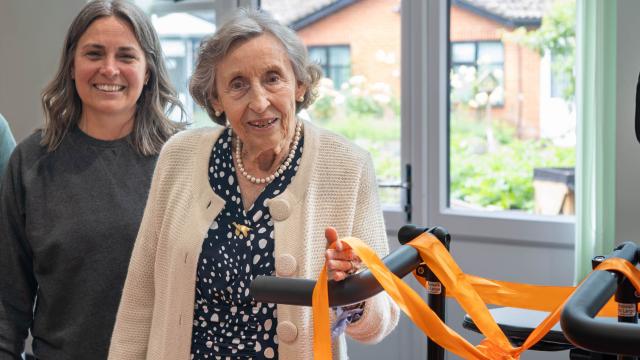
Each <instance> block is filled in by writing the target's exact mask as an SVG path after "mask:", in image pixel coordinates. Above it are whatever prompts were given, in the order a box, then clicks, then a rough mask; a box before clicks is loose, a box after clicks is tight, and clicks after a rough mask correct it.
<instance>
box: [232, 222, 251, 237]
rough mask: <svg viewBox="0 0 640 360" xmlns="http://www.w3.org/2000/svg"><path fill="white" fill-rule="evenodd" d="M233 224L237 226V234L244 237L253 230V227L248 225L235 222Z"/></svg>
mask: <svg viewBox="0 0 640 360" xmlns="http://www.w3.org/2000/svg"><path fill="white" fill-rule="evenodd" d="M233 226H234V227H235V228H236V236H240V234H242V235H243V236H244V237H247V235H249V231H251V228H250V227H248V226H246V225H238V224H236V223H235V222H233Z"/></svg>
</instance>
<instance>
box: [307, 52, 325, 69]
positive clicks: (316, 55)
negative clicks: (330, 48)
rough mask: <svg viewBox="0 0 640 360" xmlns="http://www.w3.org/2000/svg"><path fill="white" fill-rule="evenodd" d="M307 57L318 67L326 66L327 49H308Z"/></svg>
mask: <svg viewBox="0 0 640 360" xmlns="http://www.w3.org/2000/svg"><path fill="white" fill-rule="evenodd" d="M309 57H311V60H313V61H314V62H315V63H317V64H319V65H320V66H325V65H327V49H326V48H324V47H310V48H309Z"/></svg>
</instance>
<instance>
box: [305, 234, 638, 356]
mask: <svg viewBox="0 0 640 360" xmlns="http://www.w3.org/2000/svg"><path fill="white" fill-rule="evenodd" d="M341 240H342V241H344V242H346V243H347V244H348V245H349V246H350V247H351V248H352V249H353V251H354V252H355V253H356V254H357V255H358V256H359V257H360V259H362V262H363V263H364V264H365V265H366V266H367V267H368V269H369V270H370V271H371V273H372V274H373V276H374V277H375V278H376V280H377V281H378V282H379V283H380V285H381V286H382V287H383V288H384V289H385V291H386V292H387V294H388V295H389V296H390V297H391V298H392V299H393V300H394V301H395V302H396V303H397V304H398V306H399V307H400V309H401V310H402V311H403V312H404V313H405V314H406V315H407V316H408V317H409V318H410V319H411V321H413V322H414V323H415V324H416V325H417V326H418V327H419V328H420V329H421V330H422V332H424V334H425V335H426V336H427V337H429V338H431V339H432V340H434V341H435V342H436V343H438V344H439V345H440V346H442V347H443V348H445V349H447V350H448V351H450V352H452V353H454V354H456V355H458V356H461V357H463V358H465V359H482V360H515V359H519V358H520V354H521V353H522V352H524V351H526V350H527V349H529V348H530V347H531V346H533V345H534V344H536V343H537V342H538V341H539V340H540V339H542V338H543V337H544V335H545V334H546V333H547V332H549V330H551V328H552V327H553V326H554V325H555V324H556V323H557V322H558V320H559V319H560V312H561V310H562V308H563V306H564V304H565V302H566V301H567V299H568V297H569V296H570V295H571V293H572V292H573V291H574V290H575V288H574V287H555V286H539V285H529V284H519V283H510V282H502V281H496V280H488V279H484V278H480V277H477V276H472V275H468V274H465V273H463V272H462V270H461V269H460V268H459V267H458V265H457V264H456V263H455V261H454V260H453V258H452V257H451V255H450V254H449V252H448V251H447V249H446V248H445V247H444V246H443V245H442V243H440V241H439V240H438V239H437V238H436V237H434V236H433V235H431V234H429V233H423V234H421V235H420V236H418V237H416V238H415V239H413V240H412V241H411V242H409V245H411V246H413V247H414V248H415V249H416V250H418V252H419V253H420V256H421V257H422V260H423V261H424V263H425V264H426V265H427V266H428V267H429V269H430V270H431V271H433V273H434V274H435V275H436V276H437V277H438V279H440V281H441V282H442V284H443V285H444V286H445V287H446V289H447V292H448V293H447V295H448V296H451V297H454V298H456V299H457V300H458V302H459V304H460V305H461V306H462V308H463V309H464V310H465V311H466V312H467V313H468V314H469V315H470V316H471V318H472V319H473V321H474V323H475V324H476V326H477V327H478V329H480V331H481V332H482V333H483V334H484V335H485V336H486V338H485V339H484V340H482V341H481V343H480V344H479V345H478V346H473V345H472V344H471V343H469V342H468V341H467V340H465V339H464V338H463V337H462V336H460V335H459V334H458V333H456V332H455V331H454V330H453V329H451V328H450V327H448V326H447V325H446V324H445V323H444V322H442V320H440V318H438V316H437V315H436V314H435V313H434V312H433V311H432V310H431V309H430V308H429V307H428V305H427V304H425V303H424V301H423V300H422V297H421V296H420V295H418V294H417V293H416V292H415V291H414V290H413V289H412V288H411V287H409V286H408V285H407V284H406V283H404V282H403V281H402V280H401V279H400V278H398V277H397V276H395V275H394V274H393V273H392V272H391V271H390V270H389V269H387V267H386V266H385V265H384V264H383V263H382V260H380V258H378V256H377V255H376V253H375V252H374V251H373V250H372V249H371V248H369V247H368V246H367V245H366V244H365V243H363V242H362V241H361V240H359V239H357V238H352V237H347V238H343V239H341ZM596 270H615V271H618V272H620V273H622V274H623V275H625V276H626V277H627V278H628V279H629V280H630V281H631V283H632V284H633V286H634V287H635V288H636V289H637V290H640V271H638V269H636V268H635V267H634V266H633V265H632V264H631V263H629V262H628V261H626V260H623V259H619V258H614V259H608V260H606V261H604V262H602V263H601V264H600V265H599V266H598V267H597V268H596ZM417 279H418V281H420V282H421V283H422V285H423V286H425V285H426V281H425V280H424V278H422V277H417ZM485 303H490V304H494V305H500V306H509V307H518V308H525V309H534V310H541V311H548V312H550V314H549V315H548V316H547V318H546V319H544V320H543V321H542V323H540V324H539V325H538V327H537V328H536V329H534V330H533V332H532V333H531V334H530V335H529V337H528V338H527V340H526V341H525V342H524V344H523V345H522V346H520V347H517V348H515V347H513V346H512V345H511V344H510V343H509V340H508V339H507V337H506V335H505V334H504V333H503V332H502V330H501V329H500V328H499V327H498V325H497V324H496V323H495V321H494V320H493V317H492V316H491V314H490V313H489V310H488V309H487V307H486V304H485ZM616 314H617V312H616V308H615V304H614V303H613V302H611V301H610V303H609V304H607V306H606V307H605V308H604V309H603V310H602V311H601V312H600V315H607V316H615V315H616ZM313 324H314V340H313V350H314V354H315V359H317V360H325V359H326V360H329V359H330V358H331V336H330V333H329V300H328V286H327V267H326V265H325V266H324V267H323V269H322V271H321V273H320V276H319V278H318V281H317V283H316V287H315V288H314V291H313Z"/></svg>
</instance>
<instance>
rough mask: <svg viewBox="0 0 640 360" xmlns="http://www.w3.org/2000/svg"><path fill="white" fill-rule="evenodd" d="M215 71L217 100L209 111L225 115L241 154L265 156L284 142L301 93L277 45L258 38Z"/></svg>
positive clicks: (269, 38) (266, 37) (236, 49)
mask: <svg viewBox="0 0 640 360" xmlns="http://www.w3.org/2000/svg"><path fill="white" fill-rule="evenodd" d="M215 71H216V83H215V86H216V92H217V94H218V95H217V98H215V99H213V101H212V105H213V107H214V109H215V110H217V111H221V112H224V113H225V114H226V117H227V119H228V120H229V122H230V123H231V127H232V128H233V130H234V132H235V133H236V134H237V135H238V137H239V138H240V140H242V142H243V143H244V144H245V146H247V149H249V148H251V149H255V150H257V151H261V150H266V149H269V148H273V147H276V146H278V144H282V143H284V142H287V141H289V140H290V138H291V136H292V134H293V132H294V129H295V122H296V121H295V119H296V116H295V112H296V99H297V98H299V97H301V96H302V95H304V92H305V88H304V86H303V85H300V84H298V83H297V81H296V78H295V75H294V73H293V68H292V67H291V62H290V60H289V57H288V56H287V53H286V51H285V48H284V46H283V45H282V44H281V43H280V41H278V40H277V39H276V38H275V37H273V36H272V35H270V34H264V35H260V36H258V37H256V38H253V39H250V40H248V41H246V42H243V43H241V44H239V45H236V46H235V47H232V49H231V51H229V53H228V54H227V55H226V56H225V57H224V58H223V59H222V61H221V62H219V63H218V65H217V66H216V69H215Z"/></svg>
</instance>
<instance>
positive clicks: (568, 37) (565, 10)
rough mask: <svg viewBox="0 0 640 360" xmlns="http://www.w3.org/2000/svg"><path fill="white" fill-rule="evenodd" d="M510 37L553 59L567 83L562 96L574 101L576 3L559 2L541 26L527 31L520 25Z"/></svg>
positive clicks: (558, 74)
mask: <svg viewBox="0 0 640 360" xmlns="http://www.w3.org/2000/svg"><path fill="white" fill-rule="evenodd" d="M506 36H508V37H509V38H511V39H513V40H515V41H516V42H518V43H520V44H522V45H524V46H526V47H528V48H530V49H532V50H534V51H536V52H538V53H539V54H540V55H541V56H543V55H545V53H546V54H549V55H550V56H551V58H552V59H553V61H552V64H551V71H552V72H553V75H554V76H556V77H557V78H559V79H563V80H565V82H566V87H565V88H564V89H563V93H562V97H563V98H564V99H565V100H566V101H572V100H573V99H574V96H575V76H574V69H575V49H576V4H575V1H571V0H558V1H555V2H554V3H553V4H552V6H551V8H550V9H549V12H548V13H547V14H545V16H544V17H543V18H542V24H541V25H540V27H539V28H538V29H536V30H533V31H527V29H526V28H524V27H520V28H518V29H516V30H514V31H513V32H511V33H507V34H506Z"/></svg>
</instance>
